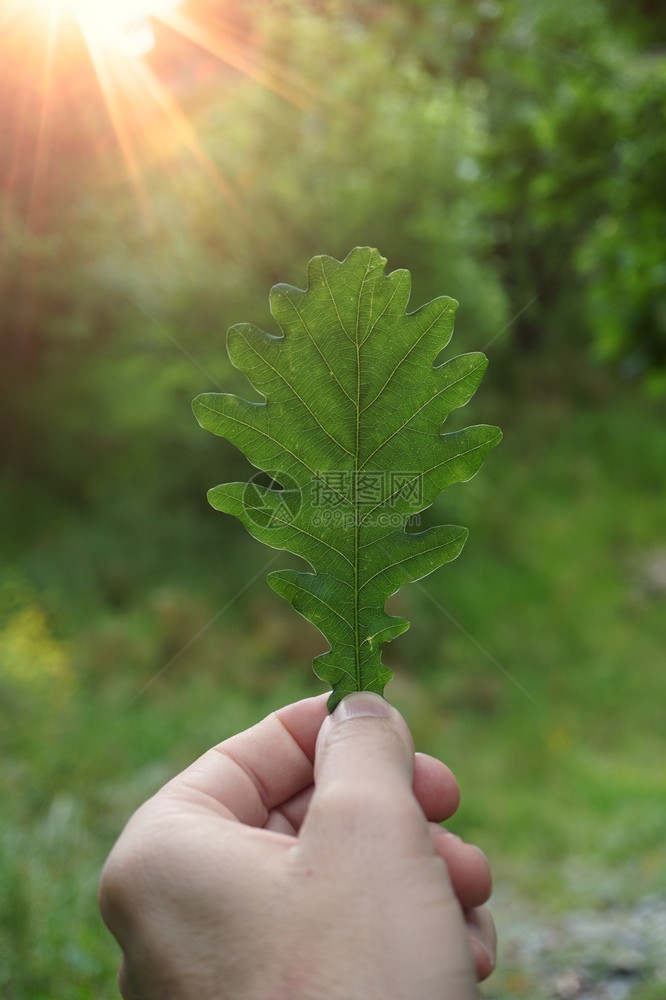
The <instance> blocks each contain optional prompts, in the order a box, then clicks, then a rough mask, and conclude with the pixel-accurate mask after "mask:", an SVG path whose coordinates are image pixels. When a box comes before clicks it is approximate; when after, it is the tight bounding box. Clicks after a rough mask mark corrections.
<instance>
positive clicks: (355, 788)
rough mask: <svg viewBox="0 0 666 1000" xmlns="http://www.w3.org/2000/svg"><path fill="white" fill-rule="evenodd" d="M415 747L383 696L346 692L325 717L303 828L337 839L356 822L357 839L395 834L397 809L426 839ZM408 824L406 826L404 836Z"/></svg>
mask: <svg viewBox="0 0 666 1000" xmlns="http://www.w3.org/2000/svg"><path fill="white" fill-rule="evenodd" d="M413 771H414V749H413V744H412V739H411V735H410V732H409V729H408V728H407V724H406V723H405V721H404V719H403V718H402V716H401V715H400V714H399V713H398V712H397V711H396V709H394V708H393V707H392V706H391V705H389V704H388V702H386V701H384V699H383V698H381V697H380V696H379V695H376V694H372V693H370V692H362V693H357V694H352V695H348V696H347V697H346V698H344V699H343V700H342V702H341V703H340V704H339V705H338V707H337V708H336V710H335V712H334V713H333V715H331V716H329V717H328V718H327V719H325V720H324V723H323V724H322V727H321V731H320V733H319V738H318V741H317V748H316V756H315V790H314V793H313V796H312V800H311V803H310V809H309V811H308V814H307V817H306V819H305V822H304V824H303V828H302V830H301V838H302V840H303V839H305V838H306V837H310V841H311V843H315V841H316V840H317V839H322V840H325V841H327V842H331V841H333V842H336V830H339V831H340V835H341V837H342V836H343V835H344V836H346V835H347V834H348V831H349V829H350V827H354V828H355V829H356V830H357V832H358V834H359V838H362V837H363V835H364V834H365V835H367V840H368V841H371V840H372V839H373V837H379V836H381V837H383V838H384V839H385V838H386V837H387V836H390V835H391V831H392V828H393V827H394V823H393V820H394V819H395V815H396V809H397V810H398V811H399V812H400V815H401V820H402V821H403V824H405V823H406V824H407V825H408V826H409V828H410V830H411V831H412V832H415V831H416V829H417V827H418V835H419V836H420V838H421V840H422V839H423V837H424V835H425V837H426V839H427V824H425V823H424V817H423V811H422V810H421V808H420V807H419V805H418V803H417V801H416V798H415V796H414V794H413V792H412V779H413ZM405 829H406V827H405V826H404V825H403V828H402V835H403V836H404V834H405Z"/></svg>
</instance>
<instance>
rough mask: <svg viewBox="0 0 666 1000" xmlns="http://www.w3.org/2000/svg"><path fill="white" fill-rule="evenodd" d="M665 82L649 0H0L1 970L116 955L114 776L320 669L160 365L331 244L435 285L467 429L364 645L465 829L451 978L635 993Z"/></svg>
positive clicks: (119, 811) (662, 409)
mask: <svg viewBox="0 0 666 1000" xmlns="http://www.w3.org/2000/svg"><path fill="white" fill-rule="evenodd" d="M665 110H666V10H665V9H664V6H663V5H662V4H659V3H657V2H655V0H639V2H636V3H633V4H626V3H621V2H620V0H578V2H577V3H576V4H572V3H568V2H566V3H565V2H564V0H502V2H500V0H480V2H478V0H465V2H462V0H445V2H435V0H405V2H402V3H399V4H395V3H389V2H387V0H363V2H360V0H301V2H298V3H297V2H296V0H281V2H279V0H270V2H269V0H242V2H241V0H184V2H181V3H177V2H174V0H162V2H160V0H154V2H152V3H151V2H150V0H145V2H140V0H135V2H130V0H115V2H113V3H112V2H110V0H88V2H86V3H84V2H78V0H2V4H1V5H0V414H1V423H0V427H1V430H0V435H1V439H0V448H1V449H2V467H1V470H0V509H1V511H2V518H1V526H0V553H1V555H0V754H1V756H0V801H1V806H0V996H2V997H3V1000H60V998H63V1000H65V998H66V1000H78V998H81V1000H84V998H85V1000H90V998H94V1000H110V998H112V997H115V996H116V995H117V993H116V988H115V968H116V965H117V958H118V956H117V952H116V949H115V946H114V943H113V941H112V940H111V938H110V937H109V936H108V935H107V934H106V932H105V931H104V929H103V927H102V925H101V921H100V920H99V918H98V917H97V913H96V905H95V890H96V882H97V878H98V873H99V869H100V867H101V864H102V862H103V859H104V857H105V855H106V853H107V851H108V850H109V848H110V846H111V844H112V843H113V841H114V839H115V838H116V836H117V835H118V833H119V831H120V829H121V828H122V826H123V824H124V822H125V821H126V819H127V817H128V816H129V814H130V813H131V811H132V810H133V809H134V808H135V807H136V806H137V805H138V804H139V803H140V802H141V801H142V800H143V799H144V798H145V797H147V796H148V795H149V794H151V793H152V792H153V791H154V790H155V789H156V788H157V787H159V785H160V784H161V783H163V781H164V780H166V779H167V778H168V777H169V776H170V775H171V774H173V773H174V771H175V770H176V769H178V768H180V767H182V766H185V765H186V764H187V763H189V762H190V761H191V760H192V759H193V758H194V757H195V756H196V755H198V754H199V753H201V752H203V751H204V750H205V749H206V748H207V747H208V746H209V745H211V744H212V743H214V742H217V741H219V740H221V739H223V738H224V737H225V736H227V735H229V734H231V733H232V732H234V731H236V730H238V729H239V728H243V727H245V726H247V725H249V724H251V723H253V722H254V721H257V720H258V719H259V718H260V717H262V716H263V715H264V714H265V713H267V712H268V711H270V710H272V709H274V708H276V707H278V706H279V705H281V704H284V703H285V702H287V701H291V700H293V699H296V698H298V697H302V696H306V695H308V694H313V693H316V692H318V691H320V690H322V685H321V684H320V682H318V681H317V679H316V678H315V677H314V675H313V674H312V671H311V667H310V663H311V658H312V656H313V655H314V654H316V653H317V652H320V651H322V649H323V648H324V646H325V644H324V643H322V640H321V637H320V636H319V635H318V634H317V632H316V631H315V630H314V629H313V628H312V627H311V626H309V625H307V624H306V623H305V622H303V621H302V620H301V619H299V618H298V616H297V615H296V614H295V613H294V612H293V611H292V610H291V608H289V607H288V605H287V604H286V603H283V602H281V600H280V598H279V597H278V596H277V595H276V594H274V593H273V592H272V591H271V590H270V589H269V588H268V587H267V585H266V583H265V573H266V569H267V563H268V562H269V561H271V567H270V568H272V569H274V568H277V567H278V566H286V565H289V564H290V562H289V559H290V557H288V556H285V555H284V554H282V555H279V556H278V557H277V560H275V559H274V555H275V554H274V553H271V551H270V550H268V549H265V548H264V547H263V546H261V545H259V544H258V543H256V542H255V541H253V540H252V539H251V538H250V537H249V536H248V535H246V534H245V532H244V530H243V529H242V527H241V526H240V525H239V524H238V523H237V522H235V521H233V520H232V519H231V518H227V517H225V516H224V515H221V514H218V513H215V512H214V511H213V510H212V509H211V508H209V507H208V505H207V503H206V499H205V491H206V489H207V488H208V487H210V486H213V485H216V484H217V483H219V482H222V481H224V480H230V479H236V478H242V477H244V476H246V475H247V474H248V471H249V467H248V466H247V464H246V463H245V461H244V459H243V458H242V457H241V456H240V455H239V454H237V453H236V452H235V451H234V449H233V448H232V447H231V446H230V445H228V444H227V443H226V442H224V441H222V440H220V439H216V438H214V437H212V436H211V435H208V434H206V433H205V432H204V431H202V430H200V429H199V428H198V427H197V425H196V423H195V421H194V419H193V417H192V414H191V410H190V401H191V399H192V397H193V396H195V395H196V394H197V393H199V392H201V391H207V390H210V389H216V388H218V389H223V390H224V391H235V392H240V393H241V394H242V393H243V392H244V391H246V383H245V381H244V378H243V377H242V376H241V375H240V373H238V372H237V371H235V370H234V369H232V367H231V365H230V362H229V360H228V358H227V354H226V349H225V332H226V329H227V327H228V326H230V325H231V324H232V323H235V322H238V321H244V320H249V321H252V322H256V323H257V324H258V325H260V326H263V327H266V328H268V329H270V330H273V332H275V328H274V326H273V325H272V320H271V318H270V315H269V311H268V292H269V289H270V287H271V285H272V284H274V283H275V282H277V281H286V282H289V283H291V284H295V285H297V286H299V287H303V285H304V284H305V272H306V265H307V262H308V260H309V258H310V257H311V256H313V255H315V254H318V253H327V254H331V255H333V256H336V257H339V258H342V257H344V256H345V255H346V254H347V253H348V251H349V250H350V249H352V247H354V246H356V245H371V246H377V247H378V248H379V250H380V251H381V252H382V253H383V254H384V256H386V257H387V258H388V269H389V270H394V269H395V268H398V267H407V268H408V269H409V270H410V271H411V272H412V277H413V297H412V304H413V306H414V308H416V307H417V306H419V305H421V304H422V303H423V302H425V301H427V300H428V299H430V298H432V297H434V296H436V295H439V294H449V295H452V296H454V297H455V298H457V299H458V300H459V301H460V303H461V307H460V310H459V313H458V321H457V329H456V334H455V335H454V340H453V342H452V345H451V347H450V348H449V353H451V352H453V353H460V352H462V351H464V350H468V349H481V350H485V351H486V352H487V354H488V356H489V358H490V368H489V372H488V375H487V377H486V380H485V382H484V384H483V385H482V387H481V389H480V390H479V391H478V393H477V395H476V397H475V399H474V401H473V402H472V403H471V404H470V405H469V406H468V407H467V408H466V409H465V410H464V411H463V412H462V413H461V414H460V416H459V417H458V416H456V420H457V421H458V423H460V422H461V421H463V422H464V423H469V422H474V421H477V420H478V421H481V422H488V423H498V424H500V425H501V426H502V428H503V430H504V433H505V440H504V442H503V444H502V445H501V446H500V448H499V449H497V450H496V451H494V452H493V453H492V454H491V455H490V456H489V458H488V459H487V460H486V463H485V465H484V467H483V469H482V471H481V472H480V473H479V475H478V476H477V477H476V478H475V479H474V480H472V481H471V482H470V483H469V484H465V485H461V486H457V487H453V488H451V489H450V490H448V491H447V493H446V494H445V495H443V496H442V497H441V498H440V500H439V501H438V504H437V508H436V510H435V512H434V516H435V517H436V518H437V520H438V521H442V520H444V521H445V522H448V521H450V522H453V523H460V524H464V525H467V526H468V527H469V528H470V530H471V534H470V539H469V541H468V543H467V546H466V548H465V550H464V551H463V554H462V555H461V556H460V558H459V559H458V560H457V561H456V562H455V563H453V564H451V565H450V566H447V567H444V568H443V569H442V570H440V571H438V572H437V573H436V574H434V575H433V576H432V577H430V578H428V579H426V580H425V581H423V582H422V584H419V585H415V586H412V587H409V588H405V590H404V591H402V592H401V593H400V594H399V595H397V596H396V597H395V598H393V599H392V605H393V608H394V610H396V611H397V612H400V613H402V614H405V615H406V616H407V617H408V618H409V619H410V620H411V621H412V628H411V630H410V631H409V632H408V633H407V634H406V635H405V636H404V637H402V638H401V639H399V640H397V641H395V642H394V643H392V644H391V646H390V647H388V649H387V650H386V652H385V654H384V655H385V660H386V661H387V663H389V665H391V666H392V667H393V668H394V669H395V673H396V676H395V679H394V680H393V681H392V682H391V685H390V687H389V688H388V691H387V694H388V696H389V698H390V699H391V700H392V701H393V702H394V704H396V705H397V706H398V707H399V708H400V709H401V711H402V712H403V713H404V714H405V716H406V718H407V719H408V721H409V723H410V725H411V727H412V729H413V732H414V735H415V739H416V742H417V746H418V747H419V748H420V749H422V750H426V751H428V752H430V753H434V754H437V755H440V756H443V758H444V759H445V760H447V761H448V762H449V763H450V764H451V766H452V767H453V769H454V770H455V771H456V773H457V774H458V776H459V779H460V783H461V786H462V796H463V799H462V807H461V810H460V813H459V815H458V817H456V819H455V820H454V821H452V823H451V826H452V828H453V829H455V830H456V831H457V832H459V833H461V834H463V835H464V836H466V837H469V838H473V839H476V841H477V842H478V843H480V844H481V845H482V846H483V847H484V849H485V850H486V852H487V854H488V855H489V856H490V858H491V861H492V863H493V866H494V869H495V873H496V883H497V889H496V910H497V914H498V919H499V923H500V928H501V930H502V931H503V936H504V942H505V943H504V949H503V952H502V953H501V956H500V970H499V972H498V973H497V974H496V975H495V976H494V977H493V978H492V979H491V981H490V983H489V984H487V986H486V987H484V990H485V992H484V995H486V996H488V997H496V998H505V997H506V998H509V997H512V998H513V997H530V998H532V1000H538V998H541V997H544V998H545V997H562V998H565V1000H566V998H569V1000H573V998H575V997H589V998H592V997H594V998H599V1000H603V998H612V1000H623V998H624V997H632V998H640V1000H656V998H657V997H663V996H664V982H665V980H666V971H665V969H664V965H663V962H664V957H663V938H664V934H666V930H665V926H666V873H665V871H664V857H663V845H664V833H665V831H666V774H665V772H664V769H663V759H664V735H663V734H664V705H665V704H666V672H665V670H664V663H665V655H664V648H665V640H666V503H665V489H666V439H665V425H664V420H665V418H666V258H665V255H664V233H665V213H664V207H665V206H664V202H665V199H666V185H665V184H664V178H665V175H666V129H665V128H664V112H665ZM291 564H293V565H295V562H293V563H291ZM655 928H656V930H655ZM595 991H596V992H595ZM604 991H606V992H604ZM613 991H615V992H613Z"/></svg>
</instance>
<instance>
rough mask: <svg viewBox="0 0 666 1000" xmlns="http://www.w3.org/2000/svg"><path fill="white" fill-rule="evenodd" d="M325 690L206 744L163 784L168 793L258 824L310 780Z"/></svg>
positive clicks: (324, 706)
mask: <svg viewBox="0 0 666 1000" xmlns="http://www.w3.org/2000/svg"><path fill="white" fill-rule="evenodd" d="M326 715H327V711H326V696H325V695H321V696H318V697H316V698H306V699H305V700H304V701H299V702H296V703H294V704H293V705H288V706H287V707H286V708H282V709H280V710H279V711H277V712H274V713H273V714H272V715H269V716H268V717H267V718H266V719H263V720H262V721H261V722H259V723H258V724H257V725H256V726H253V727H252V728H251V729H247V730H246V731H245V732H242V733H239V734H238V735H236V736H232V737H231V738H230V739H228V740H225V741H224V742H223V743H220V744H218V745H217V746H216V747H213V748H212V750H209V751H208V752H207V753H205V754H204V755H203V756H202V757H200V758H199V759H198V760H197V761H195V762H194V763H193V764H192V765H191V766H190V767H188V768H187V769H186V770H185V771H183V772H182V773H181V774H179V775H178V776H177V777H176V778H174V779H173V780H172V781H170V782H169V784H168V785H166V786H165V789H163V791H164V792H165V793H167V794H170V795H177V796H180V797H184V798H186V799H187V800H188V801H190V802H191V801H193V800H196V801H197V802H199V803H201V804H204V805H205V806H208V807H209V808H212V809H215V811H216V812H218V813H219V814H220V815H223V816H225V817H227V818H229V819H237V820H239V821H240V822H241V823H246V824H248V825H250V826H264V825H265V824H266V822H267V820H268V817H269V815H270V812H271V810H272V809H274V808H275V807H276V806H278V805H280V804H282V803H284V802H285V801H287V800H289V799H291V798H293V797H294V796H295V795H297V794H298V793H299V792H301V791H302V790H303V789H305V788H307V787H308V786H309V785H311V784H312V778H313V763H312V762H313V759H314V750H315V743H316V740H317V733H318V732H319V729H320V727H321V724H322V722H323V720H324V718H325V717H326Z"/></svg>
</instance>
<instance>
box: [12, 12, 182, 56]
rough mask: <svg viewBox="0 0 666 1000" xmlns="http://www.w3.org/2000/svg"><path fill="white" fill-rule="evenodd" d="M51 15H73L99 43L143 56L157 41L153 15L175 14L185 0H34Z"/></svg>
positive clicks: (53, 16) (87, 34) (89, 36)
mask: <svg viewBox="0 0 666 1000" xmlns="http://www.w3.org/2000/svg"><path fill="white" fill-rule="evenodd" d="M31 2H32V4H33V5H35V6H36V7H41V8H43V10H44V12H45V14H46V15H47V16H48V17H49V18H51V19H57V18H59V17H61V16H67V15H73V16H74V17H75V18H76V20H77V21H78V22H79V24H80V26H81V28H82V30H83V31H84V33H85V35H86V37H87V38H88V39H89V40H90V39H91V38H92V39H93V40H94V43H95V44H96V45H98V46H109V47H113V48H116V49H119V50H120V51H121V52H123V53H124V54H125V55H127V56H141V55H145V54H147V53H148V52H150V51H151V49H152V48H153V46H154V44H155V36H154V32H153V28H152V23H151V19H152V18H163V17H168V16H169V15H171V14H173V13H174V12H175V11H176V10H177V8H178V7H179V6H180V4H181V2H182V0H31Z"/></svg>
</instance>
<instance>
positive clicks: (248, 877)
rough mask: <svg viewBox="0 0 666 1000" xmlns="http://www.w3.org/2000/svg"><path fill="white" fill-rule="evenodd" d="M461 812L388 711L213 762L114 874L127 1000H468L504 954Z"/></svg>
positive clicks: (186, 780)
mask: <svg viewBox="0 0 666 1000" xmlns="http://www.w3.org/2000/svg"><path fill="white" fill-rule="evenodd" d="M315 749H316V752H315ZM313 762H314V764H313ZM457 805H458V789H457V785H456V782H455V778H454V777H453V775H452V774H451V772H450V771H449V769H448V768H447V767H446V766H445V765H444V764H442V763H440V762H439V761H437V760H435V759H434V758H432V757H428V756H425V755H421V754H416V755H415V754H414V751H413V745H412V741H411V736H410V734H409V730H408V728H407V726H406V724H405V722H404V720H403V719H402V717H401V716H400V715H399V713H398V712H397V711H396V710H395V709H394V708H392V707H391V706H389V705H388V703H387V702H385V701H384V700H383V699H382V698H380V697H379V696H378V695H371V694H367V693H364V694H356V695H350V696H348V697H347V698H345V699H344V700H343V702H342V703H341V705H340V706H339V707H338V709H337V710H336V711H335V713H334V714H333V715H332V716H328V714H327V711H326V699H325V697H318V698H310V699H307V700H305V701H301V702H297V703H296V704H293V705H289V706H287V707H286V708H283V709H281V710H280V711H278V712H276V713H274V714H273V715H271V716H269V717H268V718H266V719H264V720H263V721H262V722H260V723H259V724H258V725H256V726H254V727H253V728H252V729H249V730H247V731H246V732H243V733H240V734H238V735H237V736H233V737H232V738H231V739H229V740H226V741H225V742H224V743H221V744H220V745H219V746H217V747H214V748H213V749H212V750H209V751H208V752H207V753H206V754H204V755H203V757H201V758H199V760H198V761H196V762H195V763H194V764H193V765H192V766H191V767H189V768H187V769H186V770H185V771H184V772H182V774H180V775H178V776H177V777H176V778H174V779H173V780H172V781H170V782H169V783H168V784H167V785H166V786H165V787H164V788H163V789H162V790H161V791H159V792H158V793H157V794H156V795H155V796H154V797H153V798H152V799H150V800H149V801H148V802H147V803H145V804H144V805H143V806H142V807H141V808H140V809H139V810H138V811H137V813H135V815H134V816H133V817H132V819H131V820H130V822H129V823H128V825H127V827H126V829H125V831H124V833H123V834H122V836H121V838H120V840H119V841H118V843H117V844H116V846H115V848H114V849H113V851H112V852H111V855H110V857H109V859H108V861H107V863H106V866H105V868H104V872H103V874H102V880H101V887H100V905H101V909H102V914H103V917H104V919H105V921H106V923H107V924H108V926H109V928H110V930H111V931H112V932H113V934H114V935H115V936H116V938H117V939H118V942H119V943H120V946H121V948H122V950H123V953H124V958H123V962H122V965H121V971H120V977H119V982H120V988H121V992H122V994H123V996H124V997H125V1000H223V998H224V1000H442V998H444V997H445V998H446V1000H471V998H473V997H475V996H476V988H475V983H476V980H477V978H485V976H486V975H488V974H489V973H490V971H491V969H492V965H493V957H492V956H493V955H494V948H495V941H494V928H493V923H492V918H491V917H490V915H489V913H488V911H487V910H486V909H485V907H483V906H482V905H481V904H483V903H484V902H485V901H486V900H487V898H488V896H489V894H490V873H489V869H488V865H487V862H486V860H485V857H484V855H483V854H482V853H481V852H480V851H479V850H478V849H477V848H475V847H472V846H470V845H467V844H465V843H464V842H463V841H461V840H459V839H458V838H457V837H454V836H452V835H450V834H447V833H446V831H444V830H443V829H442V827H440V826H439V822H440V821H441V820H444V819H447V818H448V817H449V816H450V815H451V814H452V813H453V812H454V811H455V809H456V808H457Z"/></svg>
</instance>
